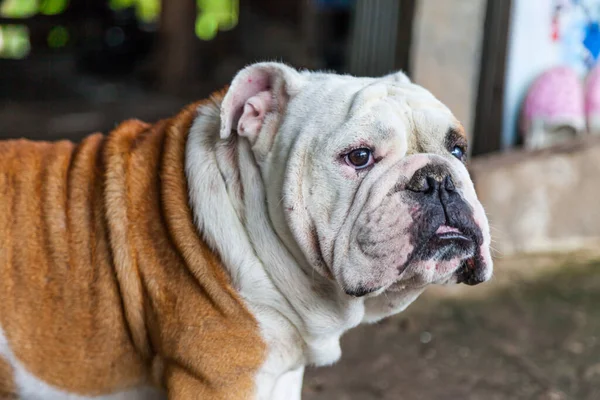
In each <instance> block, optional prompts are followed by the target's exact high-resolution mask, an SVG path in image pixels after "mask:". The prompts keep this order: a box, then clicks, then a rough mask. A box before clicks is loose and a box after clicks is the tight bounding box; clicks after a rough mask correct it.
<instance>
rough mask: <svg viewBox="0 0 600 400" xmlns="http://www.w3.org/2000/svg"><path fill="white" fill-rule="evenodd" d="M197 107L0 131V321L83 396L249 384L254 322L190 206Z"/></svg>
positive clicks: (63, 385) (1, 386)
mask: <svg viewBox="0 0 600 400" xmlns="http://www.w3.org/2000/svg"><path fill="white" fill-rule="evenodd" d="M197 107H198V104H194V105H191V106H190V107H188V108H186V109H185V110H183V111H182V112H181V113H180V114H179V115H178V116H176V117H174V118H173V119H170V120H167V121H163V122H160V123H157V124H155V125H148V124H145V123H142V122H140V121H128V122H125V123H123V124H121V125H120V126H119V127H118V128H117V129H115V130H114V131H113V132H112V133H111V134H110V135H109V136H108V137H104V136H102V135H99V134H96V135H93V136H90V137H88V138H87V139H86V140H84V141H83V142H82V143H81V144H79V145H74V144H72V143H70V142H59V143H42V142H37V143H36V142H30V141H25V140H19V141H7V142H0V238H1V240H2V243H1V251H0V293H2V296H3V301H2V302H0V327H1V328H2V330H3V331H4V332H5V335H6V337H7V340H8V343H9V345H10V348H11V350H12V352H13V353H14V354H15V357H16V358H17V359H18V360H19V361H20V362H21V363H22V364H23V365H24V366H25V368H27V370H28V371H29V372H31V373H32V374H33V375H35V376H36V377H38V378H39V379H41V380H43V381H44V382H46V383H48V384H51V385H53V386H55V387H57V388H59V389H61V390H64V391H67V392H71V393H77V394H81V395H100V394H104V393H109V392H115V391H120V390H124V389H127V388H130V387H133V386H138V385H143V384H151V382H158V383H160V384H162V385H164V386H165V387H166V389H167V390H168V392H169V395H172V396H174V398H180V397H182V398H187V397H186V396H185V394H186V393H193V397H194V398H210V399H237V398H240V399H241V398H247V397H248V395H249V394H250V392H251V391H252V390H253V389H254V375H255V373H256V371H257V370H258V368H259V367H260V366H261V364H262V362H263V360H264V355H265V345H264V343H263V341H262V339H261V337H260V332H259V328H258V326H257V323H256V321H255V319H254V318H253V316H252V315H251V314H250V312H249V311H248V310H247V309H246V307H245V305H244V303H243V301H242V300H241V299H240V297H239V296H238V294H237V293H236V291H235V289H234V288H233V287H232V286H231V284H230V282H229V277H228V276H227V274H226V272H225V270H224V268H223V266H222V264H221V262H220V260H219V259H218V257H217V256H216V255H215V254H214V253H213V252H212V251H211V250H210V249H209V248H208V247H207V245H206V244H205V243H204V242H203V241H202V240H201V238H200V236H199V233H198V232H197V230H196V227H195V226H194V225H193V222H192V215H191V211H190V208H189V205H188V192H187V190H188V189H187V184H186V180H185V175H184V155H185V144H186V140H187V135H188V131H189V127H190V125H191V123H192V121H193V119H194V117H195V115H196V109H197ZM159 367H160V368H159ZM0 371H2V370H0ZM159 375H162V376H159ZM0 377H2V373H1V372H0ZM2 390H4V391H8V390H12V389H10V388H9V385H8V383H7V384H5V383H4V382H3V381H2V380H0V393H2Z"/></svg>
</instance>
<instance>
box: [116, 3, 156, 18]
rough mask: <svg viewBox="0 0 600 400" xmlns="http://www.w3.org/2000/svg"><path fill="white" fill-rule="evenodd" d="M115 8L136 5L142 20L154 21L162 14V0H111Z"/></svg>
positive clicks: (136, 11)
mask: <svg viewBox="0 0 600 400" xmlns="http://www.w3.org/2000/svg"><path fill="white" fill-rule="evenodd" d="M108 4H109V6H110V7H111V8H112V9H113V10H122V9H124V8H129V7H135V13H136V16H137V17H138V19H139V20H140V21H143V22H153V21H156V20H157V19H158V16H159V15H160V0H109V3H108Z"/></svg>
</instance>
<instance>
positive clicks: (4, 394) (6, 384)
mask: <svg viewBox="0 0 600 400" xmlns="http://www.w3.org/2000/svg"><path fill="white" fill-rule="evenodd" d="M16 398H17V391H16V388H15V382H14V379H13V370H12V367H11V366H10V364H9V363H8V361H7V360H5V359H4V358H2V357H0V399H2V400H4V399H7V400H8V399H16Z"/></svg>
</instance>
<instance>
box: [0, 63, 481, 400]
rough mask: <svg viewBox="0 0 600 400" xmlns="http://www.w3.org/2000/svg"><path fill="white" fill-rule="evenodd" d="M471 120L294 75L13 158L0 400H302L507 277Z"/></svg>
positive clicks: (409, 94) (1, 211)
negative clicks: (412, 318)
mask: <svg viewBox="0 0 600 400" xmlns="http://www.w3.org/2000/svg"><path fill="white" fill-rule="evenodd" d="M466 145H467V144H466V139H465V135H464V133H463V130H462V127H461V125H460V124H459V123H458V121H457V120H456V119H455V118H454V117H453V116H452V114H451V113H450V111H449V110H448V109H447V108H446V107H445V106H444V105H443V104H441V103H440V102H439V101H438V100H436V99H435V98H434V97H433V96H432V95H431V94H430V93H429V92H427V91H426V90H424V89H423V88H421V87H419V86H417V85H415V84H412V83H411V82H410V81H409V80H408V78H406V76H404V75H403V74H401V73H398V74H392V75H389V76H385V77H382V78H356V77H351V76H340V75H334V74H326V73H313V72H306V71H302V72H299V71H297V70H295V69H293V68H290V67H288V66H285V65H282V64H278V63H259V64H254V65H251V66H249V67H247V68H246V69H244V70H242V71H241V72H240V73H239V74H238V75H237V76H236V77H235V79H234V80H233V82H232V84H231V86H230V88H229V89H228V90H227V91H225V92H223V93H219V94H215V95H213V96H212V97H211V98H210V99H208V100H206V101H203V102H200V103H197V104H194V105H192V106H190V107H188V108H187V109H185V110H183V111H182V112H181V113H180V114H179V115H177V116H176V117H174V118H172V119H169V120H166V121H162V122H159V123H157V124H155V125H148V124H145V123H142V122H139V121H128V122H125V123H123V124H121V125H120V126H119V127H118V128H116V129H115V130H114V131H113V132H112V133H110V135H108V136H102V135H100V134H96V135H93V136H90V137H88V138H87V139H85V140H84V141H83V142H81V143H80V144H77V145H75V144H72V143H70V142H57V143H43V142H38V143H35V142H29V141H24V140H19V141H5V142H1V143H0V397H2V396H4V397H3V398H22V399H91V398H100V399H148V398H157V399H158V398H169V399H228V400H231V399H281V400H290V399H299V398H300V390H301V385H302V375H303V370H304V367H305V365H326V364H331V363H334V362H335V361H336V360H338V359H339V358H340V345H339V340H340V336H341V335H342V334H343V333H344V332H346V331H347V330H349V329H350V328H353V327H355V326H357V325H359V324H360V323H363V322H367V323H368V322H373V321H377V320H379V319H381V318H384V317H387V316H390V315H393V314H396V313H398V312H400V311H402V310H403V309H404V308H405V307H406V306H408V305H409V304H410V303H411V302H412V301H414V300H415V299H416V298H417V297H418V295H419V294H420V293H421V292H422V291H423V290H424V289H425V288H426V287H427V286H428V285H430V284H435V283H439V284H444V283H456V282H463V283H466V284H469V285H474V284H477V283H480V282H484V281H486V280H488V279H489V278H490V276H491V275H492V260H491V257H490V251H489V244H490V235H489V229H488V223H487V220H486V217H485V214H484V212H483V209H482V206H481V204H480V203H479V201H478V200H477V197H476V195H475V191H474V189H473V184H472V182H471V180H470V178H469V175H468V173H467V169H466V168H465V152H466Z"/></svg>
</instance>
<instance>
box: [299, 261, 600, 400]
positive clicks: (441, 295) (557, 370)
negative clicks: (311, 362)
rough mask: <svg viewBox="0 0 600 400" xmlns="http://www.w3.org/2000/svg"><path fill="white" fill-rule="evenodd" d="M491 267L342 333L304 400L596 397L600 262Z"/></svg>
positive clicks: (599, 386)
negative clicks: (492, 273) (487, 275)
mask: <svg viewBox="0 0 600 400" xmlns="http://www.w3.org/2000/svg"><path fill="white" fill-rule="evenodd" d="M583 259H585V261H582V260H583ZM496 264H497V265H496V271H497V272H496V278H495V279H494V280H493V281H492V282H489V283H486V284H484V285H479V286H478V287H476V288H468V287H464V286H462V287H456V288H435V289H434V290H432V291H430V292H429V293H426V294H425V295H424V296H422V298H420V299H419V300H417V302H416V303H415V304H414V305H412V306H411V307H409V309H408V310H407V311H405V312H404V313H402V314H400V315H398V316H396V317H393V318H390V319H388V320H385V321H383V322H381V323H378V324H376V325H371V326H363V327H359V328H357V329H356V330H354V331H351V332H349V333H348V334H347V335H346V336H344V338H343V340H342V349H343V355H342V360H341V361H340V362H339V363H337V364H336V365H335V366H333V367H326V368H318V369H310V370H309V371H308V372H307V375H306V378H305V384H304V392H303V399H305V400H325V399H327V400H332V399H335V400H346V399H348V400H350V399H352V400H354V399H356V400H358V399H360V400H370V399H394V400H417V399H423V400H442V399H443V400H448V399H450V400H453V399H460V400H462V399H466V400H509V399H510V400H515V399H526V400H566V399H577V400H597V399H600V274H599V273H598V271H600V269H599V268H600V261H589V257H579V258H577V257H576V256H571V255H562V256H549V257H542V258H540V257H538V258H523V259H519V260H517V261H515V260H513V261H500V262H497V263H496Z"/></svg>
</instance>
